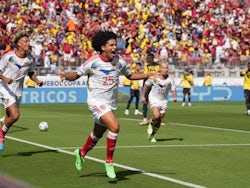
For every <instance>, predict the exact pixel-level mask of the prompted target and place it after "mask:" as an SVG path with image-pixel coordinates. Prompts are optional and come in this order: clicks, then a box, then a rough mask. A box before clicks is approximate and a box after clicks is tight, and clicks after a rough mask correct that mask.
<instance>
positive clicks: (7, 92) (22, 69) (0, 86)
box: [0, 33, 43, 151]
mask: <svg viewBox="0 0 250 188" xmlns="http://www.w3.org/2000/svg"><path fill="white" fill-rule="evenodd" d="M14 43H15V45H16V50H14V51H10V52H8V53H7V54H5V55H3V57H2V58H1V60H0V96H1V99H2V102H3V105H4V107H5V108H6V114H5V116H4V119H3V121H2V126H1V129H0V151H2V150H4V138H5V135H6V133H7V132H8V130H9V128H10V127H11V126H12V125H13V124H14V123H15V122H16V121H17V120H18V119H19V116H20V112H19V104H20V101H21V97H22V91H23V83H24V79H25V76H26V75H28V76H29V77H30V78H31V79H32V80H33V81H34V82H35V83H36V84H37V85H39V86H42V85H43V81H41V80H39V79H38V78H37V76H36V74H35V72H34V69H33V68H34V66H35V63H34V61H33V60H34V59H33V57H32V56H31V55H30V54H29V50H30V44H29V35H28V34H27V33H20V34H18V35H17V36H16V37H15V40H14Z"/></svg>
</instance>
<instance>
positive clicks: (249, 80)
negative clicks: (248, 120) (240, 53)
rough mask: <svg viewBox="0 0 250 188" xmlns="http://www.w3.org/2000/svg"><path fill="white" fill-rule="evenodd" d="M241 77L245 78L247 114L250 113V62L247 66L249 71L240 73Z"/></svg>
mask: <svg viewBox="0 0 250 188" xmlns="http://www.w3.org/2000/svg"><path fill="white" fill-rule="evenodd" d="M240 76H244V85H243V88H244V97H245V102H246V108H247V111H246V114H247V115H249V114H248V111H250V62H249V63H248V64H247V70H244V71H242V72H241V73H240Z"/></svg>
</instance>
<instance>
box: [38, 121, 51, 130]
mask: <svg viewBox="0 0 250 188" xmlns="http://www.w3.org/2000/svg"><path fill="white" fill-rule="evenodd" d="M38 128H39V129H40V131H47V130H48V128H49V126H48V123H47V122H45V121H42V122H41V123H39V125H38Z"/></svg>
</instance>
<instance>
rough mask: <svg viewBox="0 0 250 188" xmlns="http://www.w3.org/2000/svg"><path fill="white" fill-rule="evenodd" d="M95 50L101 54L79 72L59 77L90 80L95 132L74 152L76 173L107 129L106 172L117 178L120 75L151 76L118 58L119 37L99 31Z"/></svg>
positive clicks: (131, 76) (89, 95)
mask: <svg viewBox="0 0 250 188" xmlns="http://www.w3.org/2000/svg"><path fill="white" fill-rule="evenodd" d="M92 46H93V48H94V50H95V51H96V52H98V54H96V55H94V56H93V57H91V58H89V59H88V60H87V61H86V62H84V63H83V64H82V65H81V66H80V67H79V68H78V69H77V70H76V71H74V72H69V73H65V71H64V68H62V69H61V73H60V76H61V79H62V80H69V81H74V80H76V79H78V78H79V77H81V76H83V75H87V76H88V99H87V103H88V106H89V110H90V111H91V113H92V115H93V117H94V128H93V131H92V132H91V133H90V135H89V136H88V138H87V141H86V143H85V144H84V145H83V147H82V148H81V149H76V150H75V156H76V162H75V166H76V168H77V170H81V169H82V165H83V162H84V157H85V155H86V154H87V152H88V151H90V150H91V149H92V148H93V147H94V146H95V145H96V144H97V142H98V140H99V139H100V138H101V137H102V136H103V134H104V133H105V132H106V130H107V129H108V134H107V150H106V163H105V170H106V174H107V176H108V177H109V178H116V174H115V171H114V166H113V153H114V150H115V146H116V140H117V136H118V133H119V130H120V124H119V122H118V120H117V118H116V116H115V114H114V112H113V111H114V110H116V108H117V94H118V82H119V75H120V74H123V75H124V76H126V77H127V78H128V79H131V80H138V79H145V78H148V77H149V75H150V74H151V73H150V74H148V75H145V74H141V73H132V72H131V69H130V67H129V65H128V64H127V63H126V62H125V61H124V60H123V59H122V58H121V57H119V56H118V55H116V52H117V35H116V34H115V33H113V32H111V31H98V32H97V33H96V34H95V36H94V37H93V39H92ZM152 74H153V75H155V73H152Z"/></svg>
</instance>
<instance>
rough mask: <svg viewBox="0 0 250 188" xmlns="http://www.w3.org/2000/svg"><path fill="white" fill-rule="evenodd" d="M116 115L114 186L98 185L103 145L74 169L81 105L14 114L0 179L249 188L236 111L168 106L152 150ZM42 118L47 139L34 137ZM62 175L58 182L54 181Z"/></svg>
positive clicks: (85, 124) (241, 121) (83, 120)
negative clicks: (79, 168) (118, 129)
mask: <svg viewBox="0 0 250 188" xmlns="http://www.w3.org/2000/svg"><path fill="white" fill-rule="evenodd" d="M124 108H125V104H123V103H121V104H119V108H118V110H117V112H116V114H117V116H118V117H119V121H120V123H121V132H120V135H119V139H118V145H117V149H116V153H115V166H116V172H117V177H118V178H117V180H115V181H110V180H109V179H108V178H107V177H105V170H104V167H103V164H102V163H104V159H105V146H106V143H105V139H102V140H100V142H99V143H98V144H97V146H96V148H95V149H94V150H93V151H91V152H90V153H88V156H87V160H86V168H85V169H84V170H83V171H82V172H77V171H76V170H75V169H74V157H73V156H72V155H73V150H74V149H75V148H77V147H81V146H82V144H83V142H84V141H85V138H86V136H87V135H88V134H89V132H90V131H91V129H92V124H93V123H92V117H91V116H90V115H89V112H88V110H87V107H86V105H85V104H84V105H82V104H61V105H23V106H21V113H22V117H21V119H20V121H19V122H17V123H16V124H15V126H14V127H12V129H11V131H10V132H9V134H8V136H7V139H6V150H5V151H4V152H1V153H0V164H1V168H0V172H1V173H4V174H7V175H10V176H12V177H15V178H17V179H20V180H22V181H25V182H27V183H29V184H31V185H33V186H34V187H82V186H83V187H89V186H94V185H95V186H97V185H98V187H110V186H115V187H134V186H136V187H174V188H175V187H243V188H244V187H248V185H249V184H250V180H249V179H250V177H249V173H248V171H249V170H248V169H249V164H248V163H249V159H250V157H249V156H250V155H249V154H250V152H249V151H248V150H249V146H250V138H249V135H248V134H249V133H250V127H249V123H248V122H249V118H250V117H249V116H246V115H244V103H242V102H235V103H234V102H233V103H227V102H222V103H194V104H193V107H192V108H189V107H184V108H182V107H180V103H169V109H168V115H167V117H166V118H165V122H166V126H162V127H161V128H160V130H159V132H158V133H157V136H156V139H157V141H158V142H157V143H150V142H148V141H147V140H146V126H139V125H138V123H139V121H140V120H141V117H139V116H135V115H133V114H132V115H130V116H125V115H124V114H123V112H124ZM132 110H133V104H132V105H131V113H132ZM61 117H63V118H61ZM225 117H227V118H225ZM45 118H46V121H47V122H48V123H49V131H47V132H40V131H39V130H38V128H37V126H38V123H39V122H40V121H45ZM65 140H66V141H67V142H65ZM16 146H18V147H16ZM65 154H68V155H66V156H65ZM142 159H143V160H142ZM13 160H14V164H15V165H14V164H13ZM57 163H59V164H60V165H54V164H57ZM100 165H101V167H100ZM20 166H21V167H22V168H20ZM34 167H38V168H37V169H36V168H34ZM40 168H42V171H41V170H40ZM62 169H65V171H64V173H65V175H63V174H60V173H59V174H57V173H55V172H60V171H61V170H62ZM34 172H35V173H34ZM52 174H53V176H52ZM61 176H63V177H61ZM113 184H114V185H113Z"/></svg>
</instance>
